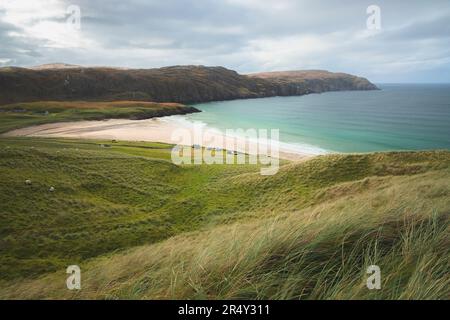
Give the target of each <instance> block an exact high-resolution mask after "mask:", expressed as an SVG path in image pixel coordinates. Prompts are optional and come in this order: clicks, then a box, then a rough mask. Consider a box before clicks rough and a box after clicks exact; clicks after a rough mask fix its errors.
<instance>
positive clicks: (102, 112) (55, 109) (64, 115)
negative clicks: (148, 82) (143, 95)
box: [0, 101, 198, 133]
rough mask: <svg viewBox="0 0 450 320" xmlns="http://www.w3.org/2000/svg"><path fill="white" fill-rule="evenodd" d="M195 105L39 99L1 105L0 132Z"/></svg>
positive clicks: (149, 115) (154, 113)
mask: <svg viewBox="0 0 450 320" xmlns="http://www.w3.org/2000/svg"><path fill="white" fill-rule="evenodd" d="M196 111H198V110H197V109H195V108H193V107H190V106H185V105H182V104H178V103H155V102H144V101H111V102H86V101H72V102H67V101H39V102H25V103H14V104H8V105H3V106H0V133H5V132H7V131H10V130H14V129H19V128H24V127H27V126H31V125H39V124H46V123H54V122H64V121H80V120H104V119H137V120H139V119H148V118H153V117H161V116H168V115H174V114H185V113H189V112H196Z"/></svg>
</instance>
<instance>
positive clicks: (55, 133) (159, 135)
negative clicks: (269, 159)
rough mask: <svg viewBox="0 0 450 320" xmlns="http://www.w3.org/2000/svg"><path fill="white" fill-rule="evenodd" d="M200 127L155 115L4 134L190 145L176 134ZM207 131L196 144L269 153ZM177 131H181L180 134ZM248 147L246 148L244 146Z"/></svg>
mask: <svg viewBox="0 0 450 320" xmlns="http://www.w3.org/2000/svg"><path fill="white" fill-rule="evenodd" d="M196 129H198V127H196V126H195V125H194V124H193V123H191V122H188V121H180V118H177V117H163V118H153V119H147V120H118V119H111V120H103V121H77V122H60V123H51V124H44V125H38V126H31V127H27V128H22V129H17V130H13V131H10V132H8V133H6V134H4V136H9V137H13V136H21V137H53V138H55V137H59V138H77V139H99V140H126V141H151V142H164V143H171V144H181V145H187V144H186V143H182V142H181V143H180V141H177V140H176V139H174V136H177V135H178V136H180V133H181V134H182V135H183V132H185V133H186V134H187V135H189V134H190V135H191V136H193V135H194V134H195V130H196ZM203 130H205V131H207V134H206V135H204V136H203V137H202V139H201V140H200V141H199V140H196V141H195V144H198V145H201V146H203V147H212V148H222V149H227V150H230V145H233V146H234V148H232V149H233V150H232V151H237V152H244V153H249V154H267V152H264V151H261V150H260V149H264V148H259V149H258V148H257V143H256V142H253V141H251V140H248V139H245V138H240V137H236V136H233V137H231V136H226V135H225V134H224V133H222V132H220V131H218V130H215V129H211V128H206V127H203ZM177 133H178V134H177ZM245 145H246V146H247V147H243V146H245ZM278 153H279V158H280V159H286V160H292V161H299V160H305V159H308V158H310V157H312V156H314V154H309V153H303V152H299V151H297V150H291V149H289V148H286V147H283V145H282V144H281V145H280V146H279V152H278Z"/></svg>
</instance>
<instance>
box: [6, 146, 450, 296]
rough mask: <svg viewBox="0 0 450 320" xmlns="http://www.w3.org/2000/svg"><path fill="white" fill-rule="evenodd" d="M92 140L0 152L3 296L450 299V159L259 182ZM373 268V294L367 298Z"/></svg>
mask: <svg viewBox="0 0 450 320" xmlns="http://www.w3.org/2000/svg"><path fill="white" fill-rule="evenodd" d="M98 144H99V142H97V143H96V142H82V141H75V140H53V139H39V140H38V139H32V140H29V139H13V140H12V139H5V140H3V141H2V142H1V145H0V148H1V155H2V157H1V158H0V161H1V168H2V173H1V175H2V179H1V182H0V186H1V188H2V199H1V202H0V208H1V210H2V211H1V212H2V215H1V216H0V218H1V219H2V223H1V226H2V229H1V236H2V238H1V244H2V246H1V247H0V248H1V251H0V253H1V255H0V258H1V260H0V261H1V263H2V268H3V269H2V270H3V271H4V272H6V273H2V277H3V280H2V282H1V283H0V298H15V299H20V298H33V299H41V298H43V299H47V298H50V299H51V298H67V299H184V298H185V299H204V298H207V299H228V298H236V299H448V298H449V297H450V291H449V288H450V277H449V265H450V263H449V262H450V261H449V256H450V255H449V250H450V249H449V248H450V243H449V242H450V238H449V220H450V184H449V181H450V170H449V163H450V153H449V152H446V151H441V152H440V151H430V152H396V153H377V154H364V155H331V156H323V157H317V158H315V159H312V160H309V161H307V162H304V163H288V164H285V165H283V167H282V168H281V169H280V171H279V173H278V174H277V175H275V176H273V177H262V176H260V175H259V174H258V172H259V171H258V168H255V167H247V166H185V167H176V166H173V165H172V164H171V163H170V162H169V161H167V158H166V156H167V153H168V152H170V149H169V148H168V146H166V145H151V144H148V145H145V144H138V143H134V144H125V143H118V145H117V146H114V145H113V146H111V147H110V148H100V147H99V146H98ZM31 146H34V148H31ZM7 147H9V148H7ZM75 149H76V150H75ZM58 151H59V152H58ZM30 175H33V176H32V177H31V179H32V181H33V184H32V188H31V189H30V188H28V189H26V187H27V186H26V185H24V183H23V181H25V179H27V178H28V177H29V176H30ZM53 184H55V185H56V192H55V193H52V194H51V195H49V194H48V193H47V192H46V188H47V187H48V186H49V185H53ZM18 199H20V201H19V200H18ZM80 221H81V222H80ZM68 231H70V232H68ZM20 261H22V262H23V263H22V264H21V262H20ZM8 263H10V264H9V265H8ZM14 264H17V265H19V266H21V267H20V268H15V269H14V267H13V266H14ZM68 264H78V265H80V267H81V270H82V289H81V290H80V291H76V292H74V291H69V290H68V289H67V288H66V282H65V280H66V277H67V274H66V273H65V267H66V266H67V265H68ZM373 264H374V265H378V266H379V267H380V269H381V289H380V290H369V289H368V288H367V287H366V279H367V277H368V275H367V274H366V269H367V267H368V266H369V265H373ZM5 266H7V268H6V267H5Z"/></svg>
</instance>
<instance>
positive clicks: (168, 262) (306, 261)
mask: <svg viewBox="0 0 450 320" xmlns="http://www.w3.org/2000/svg"><path fill="white" fill-rule="evenodd" d="M449 176H450V175H449V172H448V170H440V171H434V172H428V173H425V174H419V175H415V176H401V177H383V178H369V179H365V180H364V182H363V184H364V185H365V188H364V190H362V191H361V190H359V187H358V188H354V187H355V185H358V186H360V184H361V183H362V182H361V181H355V182H348V183H344V184H341V185H338V186H334V187H331V188H329V189H328V190H325V191H324V192H323V194H322V195H321V196H320V197H321V199H322V201H321V203H320V204H318V205H314V206H312V207H309V208H306V209H303V210H299V211H298V212H296V213H286V214H281V215H278V216H277V217H274V218H267V219H264V220H259V221H258V220H256V221H255V220H252V221H249V222H247V223H244V222H241V223H236V224H233V225H225V226H218V227H215V228H212V229H211V230H209V231H202V232H196V233H191V234H183V235H179V236H176V237H173V238H171V239H168V240H166V241H164V242H161V243H158V244H153V245H149V246H143V247H139V248H136V249H132V250H130V251H128V252H126V253H122V254H118V255H114V256H108V257H103V258H100V259H97V260H94V261H92V262H91V263H90V264H89V265H86V266H82V270H83V274H82V290H81V291H79V292H76V293H74V292H70V291H68V290H67V289H65V277H66V275H65V273H64V271H63V270H62V271H61V272H59V273H55V274H51V275H47V276H45V277H43V278H40V279H38V280H29V281H23V282H21V283H16V284H14V285H12V286H9V287H5V288H3V289H1V290H0V297H10V298H30V297H31V298H112V299H115V298H121V299H162V298H169V299H173V298H177V299H180V298H187V299H201V298H208V299H228V298H237V299H243V298H248V299H448V298H449V297H450V291H449V290H450V289H449V288H450V277H449V262H450V261H449V253H450V252H449V250H450V249H449V248H450V246H449V245H450V239H449V231H450V214H449V213H450V211H449V208H450V197H449V194H450V188H449V185H448V181H449ZM338 189H342V190H345V192H344V193H343V195H341V196H336V195H339V194H340V192H339V190H338ZM352 190H358V191H354V192H353V191H352ZM372 264H375V265H378V266H379V267H380V268H381V279H382V281H381V282H382V285H381V289H380V290H369V289H368V288H367V287H366V279H367V277H368V275H367V274H366V268H367V267H368V266H369V265H372Z"/></svg>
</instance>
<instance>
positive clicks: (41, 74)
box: [0, 66, 376, 104]
mask: <svg viewBox="0 0 450 320" xmlns="http://www.w3.org/2000/svg"><path fill="white" fill-rule="evenodd" d="M373 89H376V86H375V85H373V84H372V83H370V82H369V81H368V80H367V79H364V78H360V77H356V76H353V75H349V74H343V73H331V72H327V71H290V72H271V73H259V74H251V75H241V74H238V73H237V72H235V71H233V70H229V69H226V68H223V67H204V66H173V67H164V68H158V69H116V68H84V67H79V66H71V67H70V68H57V67H54V68H53V67H50V68H34V69H27V68H15V67H7V68H0V104H7V103H14V102H29V101H41V100H54V101H75V100H87V101H115V100H137V101H155V102H179V103H195V102H207V101H215V100H231V99H240V98H257V97H270V96H277V95H282V96H288V95H303V94H307V93H314V92H324V91H336V90H373Z"/></svg>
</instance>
